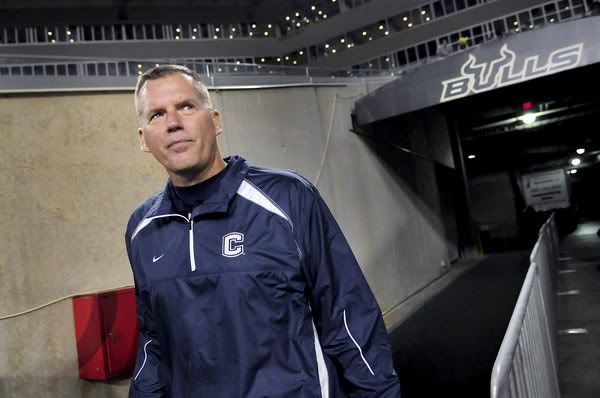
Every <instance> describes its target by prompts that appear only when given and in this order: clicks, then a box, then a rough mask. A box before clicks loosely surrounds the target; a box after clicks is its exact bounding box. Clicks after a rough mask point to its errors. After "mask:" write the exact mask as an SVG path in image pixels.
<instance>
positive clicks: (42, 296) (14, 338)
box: [0, 85, 446, 397]
mask: <svg viewBox="0 0 600 398" xmlns="http://www.w3.org/2000/svg"><path fill="white" fill-rule="evenodd" d="M366 90H367V88H365V87H364V86H362V85H357V86H350V87H325V88H287V89H268V90H267V89H265V90H247V91H223V92H213V93H212V94H213V97H214V100H215V103H216V106H217V107H218V108H219V109H220V110H221V111H222V114H223V119H224V127H225V129H224V134H223V136H222V139H221V144H222V149H223V152H224V153H225V154H235V153H238V154H241V155H242V156H244V157H246V158H247V159H248V160H250V161H252V162H253V163H255V164H261V165H269V166H277V167H284V168H289V169H295V170H297V171H299V172H300V173H302V174H304V175H305V176H306V177H307V178H308V179H310V180H311V181H313V182H316V183H317V185H318V187H319V189H320V191H321V193H322V195H323V197H324V198H325V200H326V201H327V202H328V204H329V205H330V207H331V208H332V211H333V213H334V215H335V216H336V218H337V219H338V221H339V223H340V225H341V227H342V229H343V231H344V232H345V234H346V237H347V238H348V240H349V242H350V244H351V246H352V247H353V249H354V252H355V254H356V257H357V258H358V260H359V262H360V263H361V265H362V267H363V270H364V272H365V275H366V277H367V279H368V280H369V282H370V284H371V286H372V288H373V290H374V292H375V294H376V296H377V297H378V300H379V302H380V305H381V307H382V310H384V311H385V310H390V309H392V308H395V307H396V306H397V305H398V304H399V303H401V302H402V301H404V300H405V298H406V297H407V296H409V295H410V294H412V293H414V292H415V291H416V290H418V289H420V288H422V287H423V286H424V285H426V284H427V283H429V282H430V281H432V280H433V279H435V278H436V277H438V276H439V275H440V274H441V269H440V259H443V258H444V257H445V256H446V253H445V245H444V239H443V236H442V235H441V234H440V228H439V225H433V224H439V223H438V222H434V221H432V220H435V214H433V215H432V214H422V212H423V209H430V208H431V205H428V206H423V204H422V203H421V201H422V199H420V198H419V196H418V195H415V194H414V192H413V191H412V190H411V189H410V188H409V187H408V186H407V184H406V183H405V182H404V181H403V180H402V178H401V177H399V175H398V174H397V173H396V171H395V170H392V169H390V168H389V166H387V165H386V164H385V163H384V162H383V161H382V160H380V158H379V157H378V156H377V155H376V154H375V152H374V151H373V150H372V149H371V148H369V147H368V146H367V145H366V144H365V143H364V142H363V141H362V140H361V138H360V137H358V136H356V135H355V134H352V133H351V132H349V129H350V127H351V126H350V116H349V115H350V110H351V108H352V105H353V103H354V101H355V99H356V98H357V97H358V96H360V95H362V94H364V93H365V92H366ZM330 126H331V131H329V130H330V129H329V128H330ZM136 127H137V126H136V119H135V115H134V112H133V106H132V95H131V93H124V94H93V95H92V94H90V95H67V94H65V95H53V96H43V95H41V96H23V97H9V98H0V133H1V135H2V137H3V144H2V145H1V146H0V185H1V186H2V191H1V192H0V206H1V207H2V208H3V209H4V216H3V220H2V223H0V292H1V293H2V294H0V317H2V316H4V315H7V314H13V313H18V312H20V311H24V310H26V309H29V308H32V307H35V306H38V305H40V304H44V303H47V302H49V301H51V300H54V299H57V298H61V297H64V296H70V295H73V294H77V293H81V292H87V291H97V290H101V289H106V288H112V287H116V286H122V285H128V284H131V283H132V277H131V272H130V269H129V265H128V263H127V259H126V255H125V249H124V245H123V233H124V228H125V224H126V222H127V219H128V217H129V214H130V211H131V210H132V209H133V208H134V207H135V206H136V205H137V204H138V203H139V202H141V201H142V200H143V199H145V198H146V197H147V196H149V195H150V194H152V193H154V192H156V191H158V190H160V189H162V187H163V184H164V182H165V174H164V172H163V170H162V169H161V168H160V166H158V165H156V164H155V161H154V159H153V158H152V157H151V156H150V155H146V154H143V153H141V152H140V151H139V148H138V142H137V135H136V133H135V131H136ZM329 132H330V135H329V145H328V146H327V148H326V153H325V157H324V162H323V167H322V168H321V167H320V166H321V159H322V158H323V153H324V151H325V147H326V142H327V137H328V134H329ZM407 167H412V166H410V165H407ZM411 170H412V171H411V173H413V174H414V177H415V178H418V179H421V180H423V181H422V184H425V185H428V184H429V185H431V181H432V180H431V179H432V178H433V177H432V175H431V174H432V173H424V174H423V175H421V174H420V173H421V171H419V170H423V168H422V167H413V168H412V169H411ZM319 172H320V175H319ZM317 175H319V179H318V181H317ZM428 189H429V188H428ZM426 211H427V212H428V213H430V212H431V210H426ZM396 321H397V319H394V312H393V311H391V312H389V313H388V315H387V316H386V322H387V323H388V324H391V323H392V322H396ZM76 358H77V357H76V351H75V336H74V330H73V317H72V309H71V302H70V300H65V301H61V302H59V303H57V304H53V305H50V306H48V307H45V308H42V309H40V310H37V311H34V312H31V313H28V314H26V315H22V316H18V317H15V318H10V319H5V320H1V321H0V396H2V397H4V396H6V397H12V396H19V397H21V396H23V397H28V396H40V395H42V396H44V395H45V396H55V397H124V396H126V393H127V388H128V383H129V381H128V380H127V379H125V380H117V381H113V382H110V383H99V382H87V381H83V380H79V379H78V377H77V359H76Z"/></svg>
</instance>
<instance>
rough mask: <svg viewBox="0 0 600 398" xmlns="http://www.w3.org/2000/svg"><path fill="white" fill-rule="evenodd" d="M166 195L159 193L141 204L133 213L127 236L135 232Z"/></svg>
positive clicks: (128, 224) (162, 192)
mask: <svg viewBox="0 0 600 398" xmlns="http://www.w3.org/2000/svg"><path fill="white" fill-rule="evenodd" d="M163 195H164V191H161V192H158V193H156V194H154V195H152V196H151V197H149V198H148V199H146V200H145V201H143V202H142V203H141V204H139V205H138V206H137V207H136V208H135V209H134V210H133V211H132V212H131V216H130V217H129V222H128V223H127V232H126V235H130V234H131V233H132V232H133V229H135V227H136V226H137V225H138V224H139V223H140V222H141V221H142V220H143V219H144V218H145V215H146V214H147V213H148V212H149V211H150V209H152V208H153V207H154V206H155V205H156V204H157V203H159V202H160V200H161V199H162V197H163Z"/></svg>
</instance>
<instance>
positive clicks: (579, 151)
mask: <svg viewBox="0 0 600 398" xmlns="http://www.w3.org/2000/svg"><path fill="white" fill-rule="evenodd" d="M575 152H577V154H578V155H583V154H584V153H585V149H584V148H578V149H577V150H576V151H575Z"/></svg>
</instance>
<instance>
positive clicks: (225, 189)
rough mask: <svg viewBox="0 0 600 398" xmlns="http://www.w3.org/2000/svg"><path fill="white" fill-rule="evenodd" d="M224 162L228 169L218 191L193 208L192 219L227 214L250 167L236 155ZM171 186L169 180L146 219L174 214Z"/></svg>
mask: <svg viewBox="0 0 600 398" xmlns="http://www.w3.org/2000/svg"><path fill="white" fill-rule="evenodd" d="M224 160H225V162H226V163H227V164H228V165H229V167H228V168H227V169H226V171H225V173H226V174H225V176H224V177H223V179H222V180H221V183H220V185H219V189H217V191H215V193H213V194H212V195H211V196H210V197H208V198H207V199H206V200H205V201H204V202H203V203H202V204H200V205H198V206H196V207H195V208H194V210H193V211H192V217H195V216H198V215H200V214H209V213H227V210H228V208H229V203H230V202H231V200H232V199H233V197H234V196H235V194H236V192H237V190H238V188H239V187H240V185H241V184H242V181H243V180H244V178H245V177H246V174H247V173H248V169H249V167H250V166H249V165H248V162H246V160H245V159H244V158H242V157H241V156H238V155H236V156H230V157H227V158H225V159H224ZM172 184H173V182H172V181H171V179H169V180H168V181H167V184H166V186H165V189H164V190H163V191H162V192H161V193H159V194H158V196H157V198H156V201H155V202H154V205H152V207H151V208H150V210H148V213H146V218H148V217H155V216H160V215H165V214H173V213H176V210H175V209H174V205H173V202H172V201H171V199H170V195H169V190H170V189H171V186H172Z"/></svg>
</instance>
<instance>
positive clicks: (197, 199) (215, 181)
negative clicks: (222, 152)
mask: <svg viewBox="0 0 600 398" xmlns="http://www.w3.org/2000/svg"><path fill="white" fill-rule="evenodd" d="M228 168H229V164H227V166H226V167H225V168H224V169H223V170H221V171H219V172H218V173H217V174H215V175H214V176H212V177H210V178H208V179H206V180H204V181H201V182H199V183H197V184H194V185H190V186H189V187H176V186H175V185H173V184H171V200H172V201H173V204H174V205H175V208H176V209H177V211H179V212H182V213H188V212H190V211H191V210H192V209H193V208H194V207H196V206H198V205H200V204H202V203H203V202H204V201H205V200H206V199H207V198H208V197H210V196H211V195H212V194H213V193H215V192H216V191H217V190H218V189H219V185H220V183H221V180H222V179H223V177H224V176H225V174H226V173H227V169H228Z"/></svg>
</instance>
